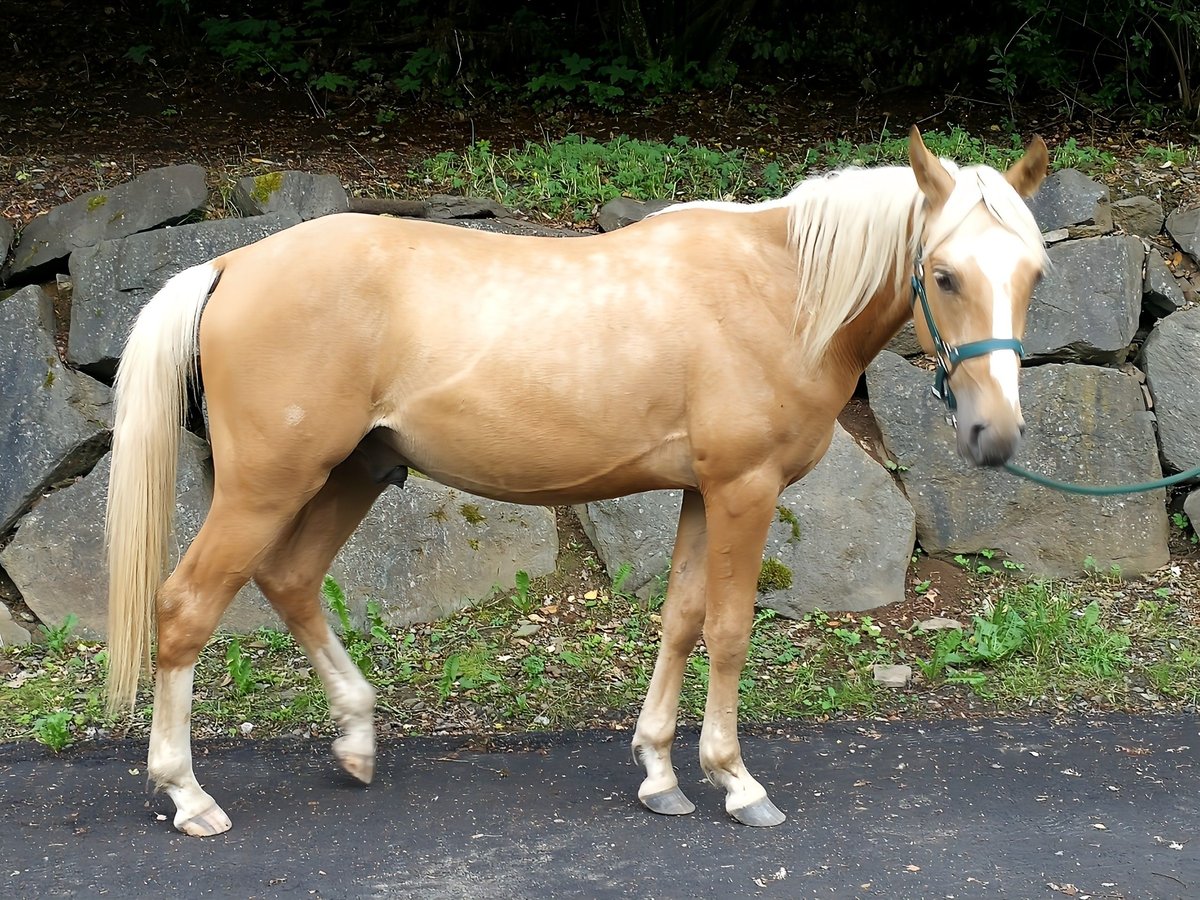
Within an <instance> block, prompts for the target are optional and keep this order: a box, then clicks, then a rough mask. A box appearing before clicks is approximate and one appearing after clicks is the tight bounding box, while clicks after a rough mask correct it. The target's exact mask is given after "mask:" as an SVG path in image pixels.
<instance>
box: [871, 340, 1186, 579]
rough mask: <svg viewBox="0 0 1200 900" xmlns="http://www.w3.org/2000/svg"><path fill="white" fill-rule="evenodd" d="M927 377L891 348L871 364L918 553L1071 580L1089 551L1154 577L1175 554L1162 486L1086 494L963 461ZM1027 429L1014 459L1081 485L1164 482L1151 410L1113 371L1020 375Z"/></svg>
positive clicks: (1042, 369) (875, 398) (1041, 370)
mask: <svg viewBox="0 0 1200 900" xmlns="http://www.w3.org/2000/svg"><path fill="white" fill-rule="evenodd" d="M931 382H932V376H931V374H930V373H929V372H925V371H922V370H921V369H918V368H917V367H915V366H913V365H910V364H909V363H908V362H906V361H905V360H903V359H902V358H900V357H899V356H897V355H895V354H893V353H887V352H885V353H882V354H880V355H879V357H878V358H877V359H876V360H875V361H874V362H873V363H872V364H871V366H870V367H869V368H868V369H867V388H868V391H869V394H870V398H871V408H872V410H873V411H874V413H875V417H876V420H877V421H878V424H879V427H880V430H881V432H882V433H883V438H884V443H885V445H886V447H887V450H888V453H889V454H890V455H891V457H892V458H893V459H895V460H896V461H897V462H898V463H899V464H900V466H901V469H900V471H899V476H900V479H901V481H902V482H903V484H904V489H905V493H906V494H907V495H908V499H909V500H910V501H911V502H912V505H913V507H914V509H915V510H916V516H917V537H918V540H919V542H920V544H921V547H922V549H924V550H925V551H926V552H928V553H931V554H936V555H942V556H950V555H953V554H955V553H975V552H978V551H980V550H984V549H993V550H1002V551H1004V554H1005V555H1006V556H1007V557H1008V558H1010V559H1012V560H1013V561H1014V562H1017V563H1020V564H1023V565H1025V566H1026V572H1027V574H1030V575H1039V576H1046V577H1052V578H1057V577H1067V576H1071V575H1076V574H1078V573H1080V572H1081V571H1083V561H1084V559H1085V558H1087V557H1091V558H1092V559H1094V560H1095V561H1096V565H1097V566H1098V567H1099V568H1100V569H1101V570H1102V571H1106V570H1108V569H1109V568H1110V567H1111V566H1112V565H1118V566H1120V568H1121V570H1122V571H1123V572H1125V573H1126V574H1136V573H1140V572H1147V571H1151V570H1153V569H1156V568H1158V567H1159V566H1161V565H1164V564H1165V563H1166V562H1167V560H1168V558H1169V557H1168V551H1167V535H1168V522H1167V515H1166V507H1165V496H1164V492H1163V491H1162V490H1158V491H1152V492H1149V493H1143V494H1136V495H1123V496H1116V497H1085V496H1080V495H1076V494H1066V493H1060V492H1058V491H1053V490H1050V489H1049V488H1044V487H1040V486H1038V485H1035V484H1033V483H1032V482H1029V481H1027V480H1025V479H1021V478H1018V477H1016V476H1013V475H1010V474H1009V473H1008V472H1006V471H1003V470H996V469H987V470H981V469H976V468H974V467H971V466H968V465H967V464H966V463H965V462H963V461H962V460H960V459H959V458H958V455H957V453H956V450H955V436H954V430H953V428H952V427H951V426H950V425H949V424H947V422H946V420H945V409H944V408H943V407H942V405H941V403H940V402H938V401H937V400H936V399H934V398H933V397H932V396H931V395H930V392H929V387H930V384H931ZM1021 397H1022V409H1023V410H1024V414H1025V418H1026V422H1027V425H1028V430H1027V433H1026V437H1025V442H1024V444H1023V446H1022V448H1021V450H1020V451H1019V452H1018V454H1017V458H1016V459H1015V460H1014V462H1016V463H1018V464H1019V465H1021V466H1024V467H1026V468H1028V469H1031V470H1032V471H1035V472H1040V473H1043V474H1046V475H1049V476H1050V477H1052V478H1057V479H1059V480H1063V481H1074V482H1078V483H1082V484H1125V483H1130V482H1137V481H1148V480H1151V479H1154V478H1158V477H1159V476H1160V475H1161V469H1160V466H1159V461H1158V447H1157V445H1156V443H1155V440H1154V430H1153V427H1152V415H1151V413H1150V412H1148V411H1147V410H1146V408H1145V405H1144V403H1143V402H1142V394H1141V386H1140V385H1139V384H1138V383H1137V380H1136V379H1134V378H1130V377H1129V376H1127V375H1123V374H1121V373H1120V372H1118V371H1115V370H1112V369H1102V368H1098V367H1093V366H1080V365H1070V364H1069V365H1044V366H1036V367H1033V368H1029V369H1026V370H1024V371H1023V372H1022V374H1021Z"/></svg>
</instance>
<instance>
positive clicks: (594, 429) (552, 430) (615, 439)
mask: <svg viewBox="0 0 1200 900" xmlns="http://www.w3.org/2000/svg"><path fill="white" fill-rule="evenodd" d="M446 400H447V402H444V403H443V402H428V401H427V402H417V403H412V404H407V405H402V406H401V407H400V408H399V409H398V410H397V411H396V413H395V414H394V415H393V416H390V417H389V418H388V420H387V421H384V422H381V423H380V424H381V425H382V426H383V427H384V428H386V429H388V432H387V434H388V440H389V442H390V443H391V444H392V445H393V447H394V448H395V449H396V451H397V453H398V454H399V455H400V456H401V457H402V458H403V459H404V460H406V461H407V463H408V464H409V465H411V466H412V467H413V468H415V469H416V470H417V471H419V472H421V473H423V474H425V475H428V476H429V477H431V478H433V479H435V480H437V481H440V482H442V483H443V484H446V485H449V486H451V487H456V488H460V489H462V490H466V491H470V492H471V493H474V494H479V495H481V496H484V497H490V498H493V499H496V500H507V501H511V502H518V503H537V504H564V503H579V502H584V501H588V500H595V499H600V498H602V497H616V496H622V495H625V494H630V493H636V492H638V491H645V490H654V489H665V488H677V487H687V486H691V485H693V484H694V481H695V478H694V473H693V471H692V465H691V462H692V461H691V455H690V452H689V450H690V448H689V445H688V441H687V436H686V433H685V432H684V430H683V428H682V427H681V426H680V424H679V423H677V422H675V421H672V419H673V418H674V417H665V416H662V415H657V414H656V411H655V410H653V409H651V408H648V407H646V406H644V405H643V406H641V407H640V408H633V406H632V404H630V405H627V406H626V407H625V408H624V409H613V408H605V406H604V405H603V404H587V405H586V406H585V407H584V408H582V409H580V408H574V409H564V408H563V407H562V405H561V404H556V403H554V402H550V401H545V400H542V401H541V402H539V399H538V398H536V397H529V398H526V399H525V400H523V401H522V402H519V403H514V404H511V405H510V404H507V403H504V402H502V400H501V398H498V397H496V398H493V399H492V402H491V403H486V404H479V405H476V404H474V403H472V402H471V398H470V396H469V395H462V396H454V397H450V398H446Z"/></svg>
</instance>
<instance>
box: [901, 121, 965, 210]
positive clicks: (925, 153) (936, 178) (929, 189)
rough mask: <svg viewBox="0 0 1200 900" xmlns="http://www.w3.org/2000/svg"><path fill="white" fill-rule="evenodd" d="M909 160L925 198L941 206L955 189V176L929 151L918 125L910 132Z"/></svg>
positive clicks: (936, 207)
mask: <svg viewBox="0 0 1200 900" xmlns="http://www.w3.org/2000/svg"><path fill="white" fill-rule="evenodd" d="M908 161H909V164H910V165H911V166H912V170H913V172H914V173H915V174H916V176H917V186H918V187H920V188H921V193H922V194H924V195H925V199H926V200H928V201H929V204H930V206H932V207H933V208H934V209H938V208H940V207H941V206H942V204H944V203H945V202H946V198H947V197H949V196H950V192H951V191H953V190H954V178H953V177H952V176H951V175H950V173H949V172H947V171H946V167H945V166H943V165H942V164H941V161H940V160H938V158H937V157H936V156H934V155H933V154H932V153H930V152H929V148H928V147H926V146H925V142H924V141H923V140H921V132H920V131H919V130H918V129H917V126H916V125H914V126H913V127H912V130H911V131H909V133H908Z"/></svg>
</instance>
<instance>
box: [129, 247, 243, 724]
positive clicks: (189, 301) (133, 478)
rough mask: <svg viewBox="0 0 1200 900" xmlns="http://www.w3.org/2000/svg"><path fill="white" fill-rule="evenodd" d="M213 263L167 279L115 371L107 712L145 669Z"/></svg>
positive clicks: (132, 695) (132, 693) (133, 694)
mask: <svg viewBox="0 0 1200 900" xmlns="http://www.w3.org/2000/svg"><path fill="white" fill-rule="evenodd" d="M219 274H220V269H219V268H218V266H217V264H215V263H211V262H210V263H204V264H203V265H199V266H193V267H192V268H190V269H186V270H185V271H183V272H180V273H179V274H178V275H176V276H174V277H173V278H171V279H170V280H169V281H168V282H167V283H166V284H165V285H163V287H162V290H160V291H159V292H158V293H157V294H155V295H154V297H153V299H151V301H150V302H149V303H147V304H146V306H145V308H144V309H143V310H142V311H141V313H140V315H139V316H138V319H137V322H136V323H135V324H134V326H133V331H132V332H131V333H130V335H129V340H128V341H127V342H126V344H125V352H124V353H123V354H122V356H121V363H120V365H119V366H118V368H117V379H116V401H115V402H116V423H115V425H114V426H113V448H112V471H111V474H110V476H109V482H108V513H107V516H106V519H105V538H106V543H107V545H108V684H107V693H108V709H109V712H110V713H114V714H115V713H122V712H125V711H128V710H130V709H132V708H133V705H134V702H135V701H136V698H137V688H138V680H139V678H140V675H141V672H142V670H143V669H144V670H145V671H147V672H149V670H150V638H151V629H152V628H153V626H154V597H155V594H156V592H157V591H158V586H159V584H160V583H161V582H162V579H163V576H164V575H165V574H166V567H167V561H168V557H169V541H170V537H171V529H172V526H173V524H174V519H175V474H176V469H177V467H178V456H179V431H180V428H181V426H182V424H183V417H184V413H185V406H186V403H187V387H188V382H189V379H192V378H193V377H194V376H195V372H196V355H197V352H198V341H199V328H200V313H201V312H202V311H203V309H204V303H205V301H206V300H207V299H208V295H209V293H210V292H211V291H212V289H213V285H214V284H215V283H216V280H217V277H218V275H219Z"/></svg>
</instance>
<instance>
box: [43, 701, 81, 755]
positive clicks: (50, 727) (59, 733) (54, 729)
mask: <svg viewBox="0 0 1200 900" xmlns="http://www.w3.org/2000/svg"><path fill="white" fill-rule="evenodd" d="M73 719H74V714H73V713H72V712H71V711H70V710H69V709H60V710H58V711H57V712H53V713H50V714H48V715H45V716H41V717H39V718H37V719H35V720H34V723H33V737H34V739H35V740H36V741H37V742H38V743H39V744H45V745H46V746H47V747H49V748H50V749H51V750H53V751H54V752H55V753H57V752H59V751H60V750H62V749H63V748H64V747H66V746H67V745H68V744H70V743H71V723H72V721H73Z"/></svg>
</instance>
